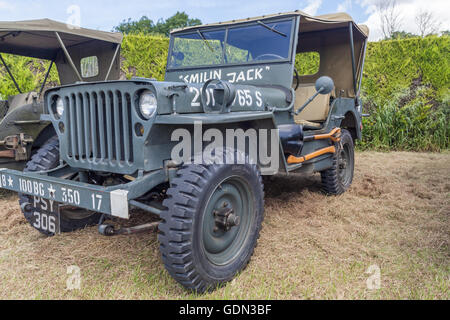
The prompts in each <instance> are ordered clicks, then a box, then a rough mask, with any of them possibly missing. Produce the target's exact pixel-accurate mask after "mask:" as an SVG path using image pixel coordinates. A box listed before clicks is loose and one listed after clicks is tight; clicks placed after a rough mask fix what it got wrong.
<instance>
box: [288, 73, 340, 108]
mask: <svg viewBox="0 0 450 320" xmlns="http://www.w3.org/2000/svg"><path fill="white" fill-rule="evenodd" d="M333 89H334V82H333V80H332V79H331V78H330V77H327V76H323V77H320V78H319V79H317V81H316V91H317V92H316V93H315V94H314V95H313V96H312V97H311V98H309V99H308V101H306V102H305V104H303V106H301V107H300V108H299V109H298V110H297V111H295V112H294V113H295V114H296V115H298V114H300V112H302V111H303V110H304V109H305V108H306V107H307V106H308V105H309V104H310V103H311V101H313V100H314V99H315V98H316V97H317V96H318V95H319V94H329V93H330V92H331V91H333Z"/></svg>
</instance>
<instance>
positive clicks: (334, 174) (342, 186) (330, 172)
mask: <svg viewBox="0 0 450 320" xmlns="http://www.w3.org/2000/svg"><path fill="white" fill-rule="evenodd" d="M336 150H337V151H336V153H335V154H334V155H333V166H332V167H331V168H330V169H327V170H324V171H322V172H321V173H320V174H321V177H322V187H323V191H324V192H325V193H326V194H328V195H340V194H343V193H344V192H345V191H347V190H348V188H350V186H351V184H352V181H353V174H354V170H355V147H354V144H353V138H352V135H351V134H350V132H349V131H348V130H345V129H342V133H341V142H338V143H337V144H336ZM343 150H345V152H347V153H348V156H349V160H350V161H349V164H348V168H346V170H349V171H348V172H347V174H348V176H347V179H345V181H344V180H343V178H342V177H341V175H340V174H339V172H340V167H339V166H340V163H339V162H340V159H339V155H340V153H341V151H343Z"/></svg>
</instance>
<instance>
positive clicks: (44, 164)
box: [19, 136, 100, 236]
mask: <svg viewBox="0 0 450 320" xmlns="http://www.w3.org/2000/svg"><path fill="white" fill-rule="evenodd" d="M58 164H59V140H58V137H57V136H55V137H52V138H50V139H49V140H48V141H47V142H46V143H44V144H43V145H42V147H41V148H40V149H39V150H38V151H37V152H36V153H35V154H34V155H33V157H32V158H31V160H30V161H29V162H28V163H27V165H26V167H25V169H24V172H36V171H48V170H51V169H53V168H56V167H57V166H58ZM63 178H67V179H71V180H77V179H78V178H77V175H72V176H68V177H63ZM33 201H34V200H33V197H31V196H28V195H24V194H20V195H19V204H20V207H21V208H22V212H23V214H24V216H25V219H27V220H28V222H30V224H31V225H32V226H33V223H32V221H33V208H32V203H33ZM99 220H100V215H99V214H97V213H94V212H91V211H87V210H85V209H80V208H69V207H62V208H61V210H60V231H61V232H72V231H75V230H79V229H83V228H85V227H87V226H90V225H95V224H97V223H98V222H99ZM33 227H34V226H33ZM37 230H39V232H41V233H43V234H45V235H47V236H52V235H54V233H52V232H48V231H44V230H41V229H37Z"/></svg>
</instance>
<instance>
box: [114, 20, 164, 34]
mask: <svg viewBox="0 0 450 320" xmlns="http://www.w3.org/2000/svg"><path fill="white" fill-rule="evenodd" d="M154 27H155V25H154V23H153V21H152V20H151V19H149V18H148V17H147V16H143V17H142V18H141V19H139V20H137V21H132V20H131V18H128V20H123V21H122V22H121V23H120V24H119V25H118V26H115V27H114V31H117V32H122V33H127V34H128V33H152V30H153V29H154Z"/></svg>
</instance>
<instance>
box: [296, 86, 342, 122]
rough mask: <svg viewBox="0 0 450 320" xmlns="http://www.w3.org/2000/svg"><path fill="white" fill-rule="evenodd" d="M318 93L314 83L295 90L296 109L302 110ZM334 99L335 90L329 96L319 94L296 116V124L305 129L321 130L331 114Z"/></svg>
mask: <svg viewBox="0 0 450 320" xmlns="http://www.w3.org/2000/svg"><path fill="white" fill-rule="evenodd" d="M315 93H316V87H315V85H314V83H302V84H300V85H299V87H298V88H297V90H295V107H296V108H300V107H301V106H302V105H303V104H304V103H305V102H306V101H307V100H308V99H309V98H311V97H312V96H313V95H314V94H315ZM332 96H333V97H334V96H335V94H334V90H333V92H331V93H329V94H326V95H325V94H319V95H318V96H317V97H316V98H314V100H313V101H311V102H310V103H309V105H307V106H306V108H305V109H303V111H302V112H300V113H299V114H298V115H295V116H294V120H295V123H297V124H301V125H303V126H304V127H305V129H311V130H314V129H316V130H317V129H320V128H322V124H323V122H325V121H326V120H327V118H328V113H329V112H330V99H331V97H332Z"/></svg>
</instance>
